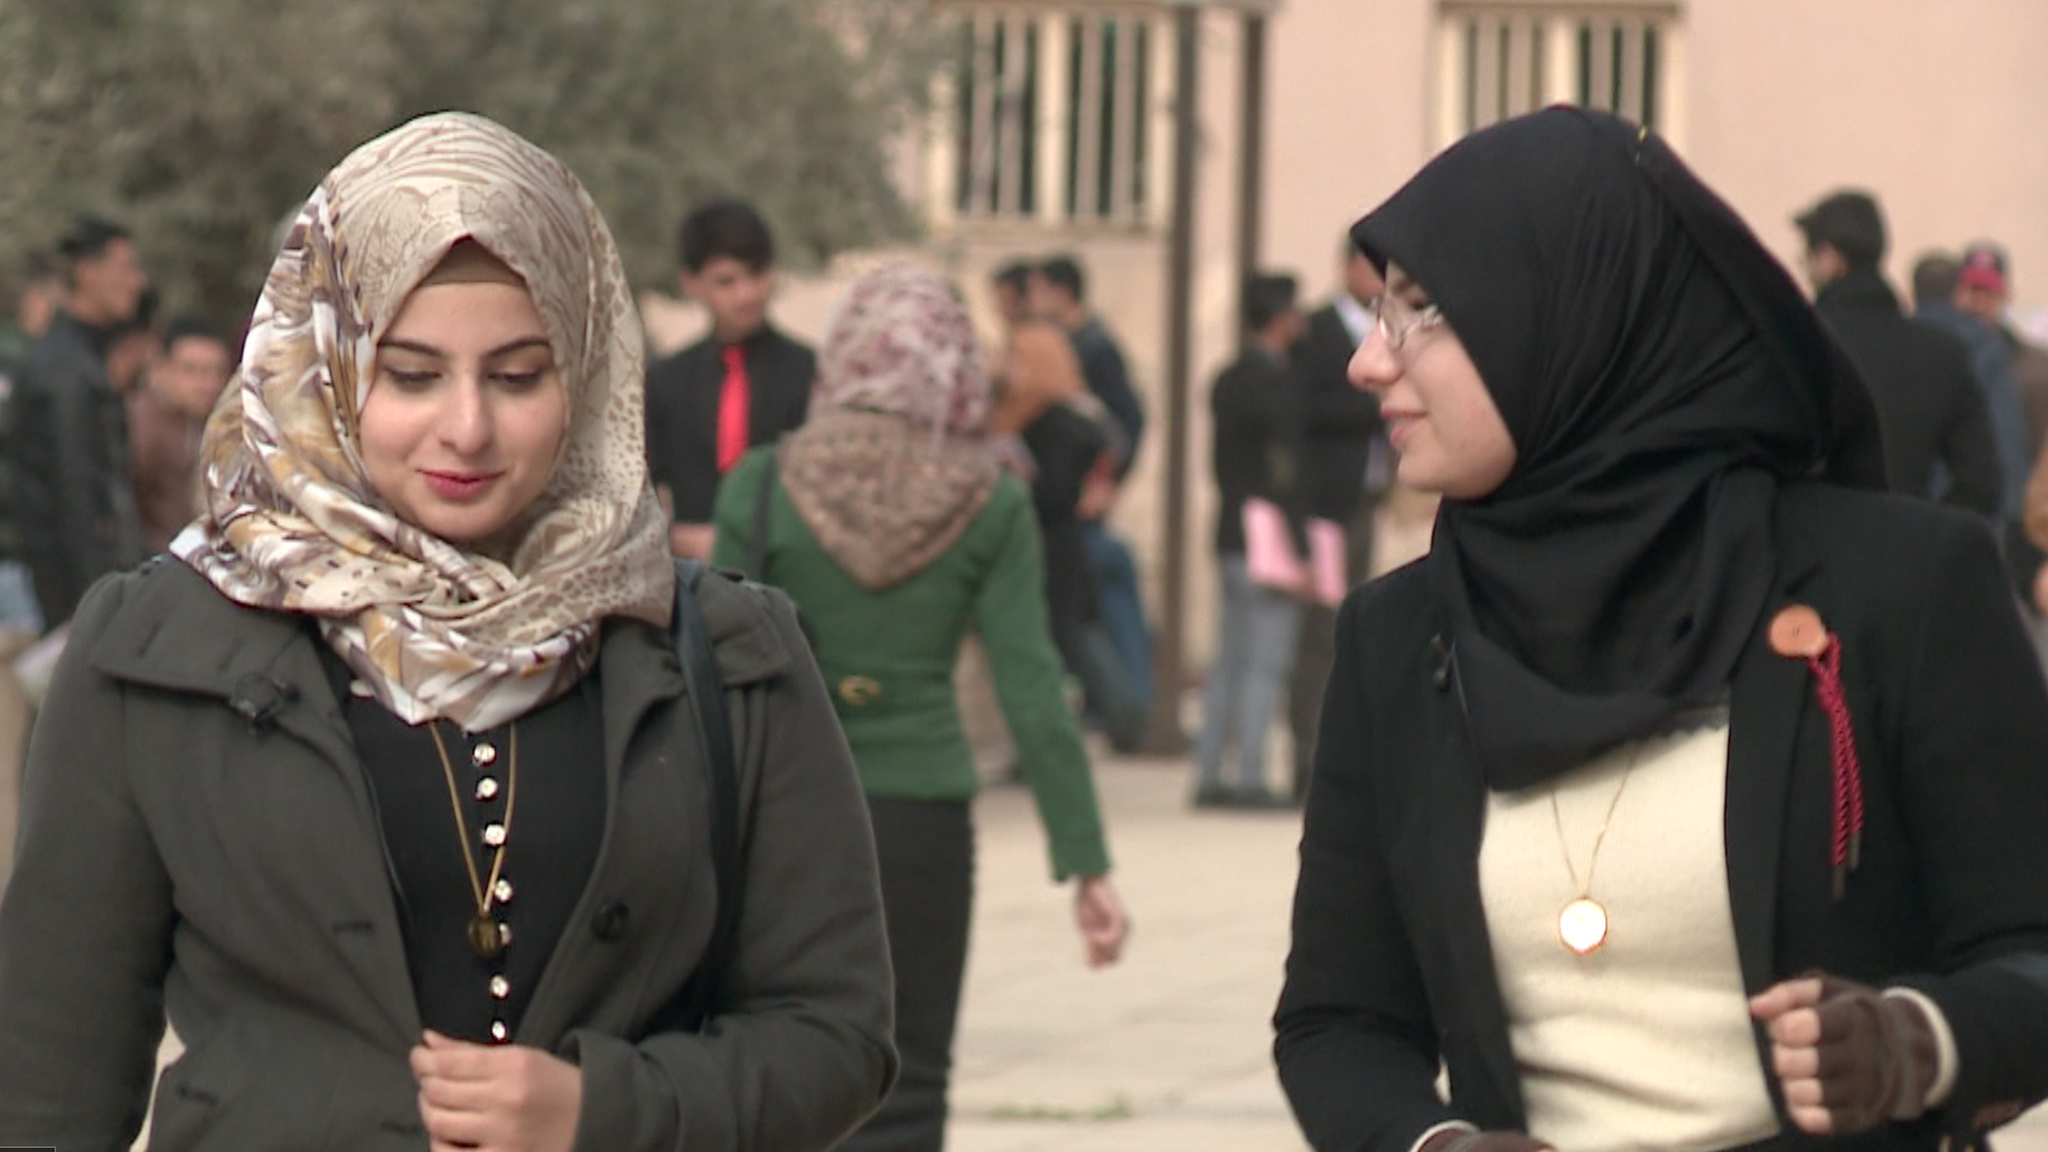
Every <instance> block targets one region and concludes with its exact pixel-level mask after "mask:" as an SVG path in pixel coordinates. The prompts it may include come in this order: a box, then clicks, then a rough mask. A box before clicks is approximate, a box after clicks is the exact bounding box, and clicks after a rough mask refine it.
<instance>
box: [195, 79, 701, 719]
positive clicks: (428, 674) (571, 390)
mask: <svg viewBox="0 0 2048 1152" xmlns="http://www.w3.org/2000/svg"><path fill="white" fill-rule="evenodd" d="M465 240H467V241H473V242H474V243H475V244H476V245H479V246H481V247H482V248H484V249H486V250H487V251H488V252H489V253H490V254H491V255H493V256H495V257H496V258H497V259H498V260H499V261H502V262H503V264H504V265H505V266H507V267H509V268H510V269H511V270H512V271H513V272H515V273H516V274H517V275H518V277H519V278H520V279H521V280H522V281H523V282H524V284H525V286H526V288H527V289H528V291H530V292H531V294H532V296H533V301H534V304H535V307H536V310H537V311H538V312H539V314H540V317H541V320H542V323H543V325H544V327H545V328H546V332H547V337H548V341H549V343H550V344H552V345H553V348H554V353H555V362H556V364H557V366H558V367H559V370H560V375H561V379H562V386H563V387H564V388H565V389H566V390H567V392H568V401H569V411H570V416H569V428H568V432H567V435H566V436H565V437H564V440H563V445H562V449H561V452H560V455H559V457H558V459H557V461H556V463H555V469H554V472H553V474H552V476H551V478H550V480H549V482H548V486H547V488H546V489H545V490H544V491H543V492H542V494H541V495H540V497H539V498H538V499H536V500H535V502H534V504H533V505H532V506H531V507H529V508H528V509H527V510H526V511H525V512H524V513H522V515H521V518H520V519H519V521H518V522H517V523H516V524H515V525H514V526H513V528H512V529H511V530H510V531H509V538H508V539H507V540H506V541H505V542H504V543H503V547H493V548H491V549H488V552H489V553H490V554H485V551H475V550H468V549H465V548H463V547H459V546H457V545H455V544H453V543H450V542H448V541H446V540H442V539H440V538H439V537H437V536H434V535H432V534H430V533H428V532H426V531H424V530H422V529H420V528H418V527H416V526H414V525H411V524H408V523H407V522H405V521H404V520H401V519H400V518H399V517H398V516H397V515H395V514H394V513H393V512H392V511H391V509H390V508H389V507H388V506H387V505H386V504H385V503H384V502H383V501H382V500H381V499H380V498H379V497H378V496H377V494H376V493H375V492H374V491H373V490H372V489H371V487H370V484H369V482H368V480H367V478H366V474H365V471H364V468H363V463H362V460H361V457H360V453H359V450H358V440H357V414H358V413H359V412H361V410H362V406H363V402H364V400H365V398H366V396H367V393H368V390H369V389H370V388H371V387H372V384H373V381H374V373H373V372H372V366H373V364H374V362H375V359H376V352H377V344H378V341H379V340H380V339H381V338H382V336H383V335H384V333H385V331H386V330H387V329H388V328H389V327H390V325H391V322H392V320H393V319H394V318H395V317H396V316H397V314H398V312H399V311H400V309H401V308H402V307H403V305H404V303H405V300H406V297H407V295H408V294H409V293H410V292H411V291H412V290H413V289H414V288H415V287H417V286H418V285H419V284H420V283H421V282H422V281H423V280H424V279H426V278H427V277H428V276H429V275H430V274H433V273H434V271H435V269H436V268H437V266H439V265H440V263H441V261H442V259H443V257H444V256H446V255H447V254H448V253H449V251H450V250H451V249H452V248H454V247H455V246H456V245H457V244H458V243H460V242H462V241H465ZM642 356H643V353H642V343H641V332H640V324H639V319H638V315H637V313H636V311H635V308H634V302H633V298H632V294H631V292H630V291H629V290H628V288H627V283H626V278H625V273H624V269H623V267H622V266H621V264H620V262H619V256H618V251H617V249H616V248H615V247H614V246H613V243H612V238H611V233H610V231H609V230H608V229H607V228H606V226H605V224H604V221H603V219H602V217H601V216H600V215H599V214H598V211H597V207H596V205H595V204H594V203H593V202H592V201H591V199H590V196H589V195H588V193H586V192H585V191H584V189H583V186H582V185H581V184H580V183H579V182H578V181H577V179H576V177H575V176H574V175H573V174H571V173H570V172H569V170H568V169H567V168H565V167H564V166H563V165H562V164H561V163H560V162H559V161H557V160H556V159H555V158H554V157H552V156H550V155H548V154H547V153H546V152H544V151H542V150H541V149H539V148H537V147H535V146H534V145H532V144H530V143H528V142H527V141H526V140H524V139H522V138H520V137H519V136H517V135H515V134H514V133H512V132H511V131H509V130H507V129H506V128H504V127H501V126H500V125H498V124H495V123H492V122H491V121H489V120H485V119H482V118H481V117H477V116H471V115H466V114H461V113H443V114H439V115H433V116H426V117H423V118H421V119H418V120H414V121H412V122H411V123H408V124H405V125H403V126H401V127H399V128H397V129H395V130H393V131H392V132H390V133H388V134H386V135H384V136H382V137H379V138H378V139H376V140H372V141H370V142H369V143H367V144H365V145H363V146H362V147H360V148H358V149H357V150H356V151H355V152H354V153H352V154H351V155H349V156H348V157H347V158H346V159H344V160H343V161H342V162H341V164H340V165H339V166H337V167H336V168H335V169H334V170H333V171H332V172H330V173H329V174H328V175H327V177H326V179H324V180H323V181H321V183H320V186H319V187H318V188H317V189H315V190H314V192H313V194H312V197H311V198H310V199H308V200H307V201H306V204H305V206H304V207H303V208H301V209H300V211H299V213H298V215H297V217H296V218H295V219H294V221H293V222H292V224H291V226H290V228H289V230H288V232H287V234H286V239H285V241H284V244H283V248H282V250H281V251H280V252H279V253H278V255H277V259H276V262H275V263H273V264H272V265H271V269H270V274H269V277H268V279H267V280H266V281H265V283H264V287H263V295H262V298H261V299H260V300H259V302H258V304H257V307H256V312H255V315H254V317H253V319H252V321H251V328H250V332H249V338H248V342H247V344H246V346H245V348H244V350H243V355H242V364H241V367H240V369H239V371H238V373H237V376H236V380H235V383H234V385H233V386H232V394H231V395H230V396H228V397H227V398H224V399H223V401H222V402H221V404H220V405H219V406H218V407H217V408H216V409H215V411H214V415H213V418H212V419H211V421H210V422H209V423H208V425H207V428H206V434H205V441H204V445H203V448H202V464H203V467H204V478H205V489H206V507H205V511H204V513H203V514H202V515H201V517H200V518H199V520H198V521H197V522H195V523H194V524H193V525H192V526H191V527H189V528H187V529H186V530H185V531H184V532H183V533H182V534H181V535H180V536H179V537H178V538H177V539H176V540H175V541H173V542H172V545H171V550H172V552H173V553H174V554H175V555H176V556H178V557H179V558H180V559H182V560H184V561H185V562H186V563H187V564H189V565H191V566H192V567H193V568H194V569H196V570H197V571H198V572H199V573H200V574H201V575H202V576H204V577H205V578H206V579H207V580H208V581H210V582H211V583H212V584H213V585H214V586H215V587H216V588H218V589H219V590H220V591H221V593H222V594H223V595H225V596H227V597H228V598H229V599H231V600H234V601H236V602H238V603H241V604H246V605H250V606H252V607H256V608H266V609H272V610H277V611H286V612H300V613H305V614H308V615H310V616H313V617H314V618H316V619H317V620H318V621H319V627H320V631H321V634H322V636H323V637H324V638H325V639H326V641H327V643H328V644H330V645H331V646H332V647H333V648H334V649H335V650H336V651H337V652H338V653H340V655H341V656H342V658H343V659H344V660H345V661H346V662H347V663H348V665H349V667H350V668H351V669H352V670H353V671H354V672H355V674H356V676H357V677H358V678H359V679H361V680H362V681H363V683H365V684H366V685H368V686H369V688H370V690H371V691H372V692H373V694H374V695H375V696H376V697H377V699H379V700H381V701H382V702H383V703H384V704H385V705H386V706H387V707H389V708H390V709H391V710H392V711H393V712H394V713H396V714H397V715H398V716H399V717H400V718H402V719H404V720H405V721H407V722H408V723H414V724H417V723H423V722H425V721H428V720H432V719H436V718H446V719H449V720H453V721H455V722H457V723H459V724H461V725H462V726H463V727H465V728H468V729H470V730H472V731H476V730H481V729H484V728H489V727H493V726H495V725H498V724H503V723H505V722H507V721H509V720H512V719H515V718H517V717H518V716H519V715H521V714H523V713H525V712H526V711H528V710H530V709H531V708H533V707H534V706H536V705H537V704H540V703H542V702H545V701H546V700H548V699H551V698H553V697H554V696H556V695H559V694H560V693H562V692H563V691H565V690H567V689H568V688H569V687H570V686H571V685H573V684H574V683H575V682H576V680H577V678H578V677H580V676H581V675H582V674H583V673H584V672H585V671H586V670H587V669H588V668H589V666H590V664H591V662H592V661H593V660H594V658H595V656H596V641H597V634H598V627H599V624H600V623H601V621H602V620H603V619H604V618H605V617H607V616H612V615H625V616H631V617H637V618H639V619H642V620H646V621H648V622H650V623H653V624H656V625H666V623H667V622H668V617H669V614H670V611H671V603H670V596H671V593H672V590H673V587H674V584H673V581H674V569H673V568H672V566H671V564H670V561H669V555H668V547H667V540H666V531H665V526H664V523H663V519H662V514H661V510H660V506H659V504H658V502H657V501H656V500H655V497H654V493H653V490H652V488H651V486H650V485H649V483H648V480H647V469H646V462H645V456H644V448H643V445H642V436H643V425H642V415H641V411H642V388H643V387H644V384H643V373H642Z"/></svg>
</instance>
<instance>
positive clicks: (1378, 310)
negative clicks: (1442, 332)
mask: <svg viewBox="0 0 2048 1152" xmlns="http://www.w3.org/2000/svg"><path fill="white" fill-rule="evenodd" d="M1371 312H1372V319H1373V323H1374V324H1375V325H1377V326H1378V328H1379V330H1380V335H1381V336H1383V337H1385V338H1386V341H1387V347H1389V348H1394V349H1398V348H1400V347H1401V346H1402V345H1404V344H1406V343H1408V338H1409V337H1410V336H1413V335H1415V334H1416V333H1417V332H1429V331H1432V330H1434V329H1436V328H1439V327H1441V326H1442V325H1443V322H1444V313H1443V309H1441V308H1438V307H1437V306H1436V305H1434V304H1424V305H1423V306H1422V307H1420V308H1416V307H1413V306H1411V305H1410V304H1409V303H1408V302H1407V301H1405V300H1403V299H1401V298H1400V297H1399V296H1387V295H1382V296H1381V297H1380V298H1379V299H1378V300H1375V301H1373V303H1372V307H1371Z"/></svg>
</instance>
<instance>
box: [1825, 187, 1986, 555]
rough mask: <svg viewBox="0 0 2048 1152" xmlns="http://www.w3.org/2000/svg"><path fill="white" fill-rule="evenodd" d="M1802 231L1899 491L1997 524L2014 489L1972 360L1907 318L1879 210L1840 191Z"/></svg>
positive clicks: (1829, 317)
mask: <svg viewBox="0 0 2048 1152" xmlns="http://www.w3.org/2000/svg"><path fill="white" fill-rule="evenodd" d="M1795 222H1796V223H1797V224H1798V225H1799V230H1800V232H1801V233H1802V234H1803V235H1804V236H1805V238H1806V256H1805V261H1804V265H1805V271H1806V278H1807V281H1808V283H1809V284H1811V285H1812V286H1813V291H1814V302H1813V303H1814V309H1815V311H1817V312H1819V313H1820V318H1821V321H1822V322H1823V323H1825V324H1826V325H1827V327H1828V330H1829V331H1830V332H1832V333H1833V334H1834V337H1835V339H1836V340H1838V341H1840V342H1841V344H1842V347H1843V349H1844V350H1845V351H1847V352H1848V354H1849V359H1850V361H1851V362H1853V363H1854V364H1855V365H1856V370H1857V372H1858V373H1859V374H1860V375H1861V376H1862V377H1863V381H1864V383H1865V385H1866V386H1867V387H1868V388H1869V390H1870V397H1871V400H1872V401H1873V402H1874V403H1875V404H1876V405H1877V416H1878V422H1879V424H1880V425H1881V426H1882V428H1883V429H1884V457H1885V476H1886V479H1887V481H1888V482H1889V483H1890V485H1891V489H1892V491H1894V492H1903V493H1907V494H1908V495H1913V496H1923V497H1933V498H1938V499H1940V500H1942V501H1943V502H1944V503H1948V504H1953V505H1955V506H1957V507H1961V508H1968V509H1971V510H1973V511H1976V512H1979V513H1982V514H1983V515H1984V516H1986V517H1988V518H1991V519H1993V520H1996V519H1997V517H1998V515H1999V513H2000V509H2001V507H2002V505H2003V502H2004V499H2005V494H2004V487H2005V486H2004V482H2003V479H2002V474H2001V472H2000V470H1999V463H1998V452H1997V449H1996V447H1995V446H1994V442H1993V440H1992V436H1991V422H1990V420H1989V418H1988V417H1987V416H1986V415H1985V410H1984V399H1983V394H1982V392H1981V391H1980V390H1979V389H1978V386H1977V381H1976V376H1975V374H1974V373H1973V372H1972V371H1971V368H1970V359H1969V354H1968V353H1967V352H1965V351H1964V349H1963V347H1962V345H1961V344H1959V343H1958V342H1957V341H1956V339H1955V337H1953V336H1950V335H1948V334H1947V333H1944V332H1941V331H1939V330H1937V329H1935V328H1934V327H1933V326H1931V325H1928V324H1923V323H1920V322H1918V321H1915V320H1911V319H1908V318H1907V317H1906V316H1905V315H1904V314H1903V312H1902V310H1901V308H1900V305H1899V298H1898V295H1897V294H1896V293H1894V292H1893V291H1892V288H1891V285H1889V284H1887V283H1885V280H1884V274H1883V273H1882V272H1881V271H1880V269H1879V265H1880V263H1881V262H1882V261H1883V260H1884V253H1885V226H1884V218H1883V216H1882V215H1881V214H1880V213H1879V211H1878V207H1877V201H1876V200H1875V199H1873V198H1872V197H1871V196H1870V195H1869V194H1868V193H1864V192H1856V191H1841V192H1836V193H1833V194H1831V195H1829V196H1828V197H1827V198H1825V199H1823V200H1822V201H1820V202H1819V203H1818V204H1816V205H1814V206H1813V207H1812V208H1811V209H1809V210H1807V211H1805V212H1803V213H1801V214H1800V215H1799V216H1798V217H1797V218H1796V221H1795ZM1944 477H1945V478H1946V481H1945V484H1944V479H1943V478H1944Z"/></svg>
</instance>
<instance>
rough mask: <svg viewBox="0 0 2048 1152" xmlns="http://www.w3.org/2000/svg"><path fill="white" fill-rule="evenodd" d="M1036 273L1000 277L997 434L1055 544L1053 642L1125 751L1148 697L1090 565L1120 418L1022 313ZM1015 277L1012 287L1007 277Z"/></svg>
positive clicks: (1061, 340)
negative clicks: (1011, 443)
mask: <svg viewBox="0 0 2048 1152" xmlns="http://www.w3.org/2000/svg"><path fill="white" fill-rule="evenodd" d="M1028 274H1029V265H1026V264H1013V265H1010V266H1009V267H1008V268H1006V269H1004V270H1003V271H1002V272H1001V273H999V274H998V275H997V277H996V281H995V289H996V299H997V302H998V308H999V309H1000V310H1001V311H1002V312H1003V315H1004V317H1005V319H1006V321H1007V322H1008V328H1007V334H1006V344H1005V347H1004V349H1003V353H1002V356H1001V359H1000V360H999V361H998V370H997V377H996V401H995V406H994V408H993V409H992V410H991V411H990V413H989V431H990V432H991V433H993V434H994V435H996V436H997V437H1014V439H1015V443H1016V445H1017V447H1018V449H1019V453H1020V466H1021V469H1022V471H1021V473H1020V475H1021V477H1022V478H1023V479H1024V480H1025V481H1026V482H1027V483H1028V484H1029V485H1030V486H1031V502H1032V507H1033V510H1034V511H1035V512H1036V513H1037V516H1038V528H1039V534H1040V536H1041V537H1042V539H1043V540H1044V544H1045V598H1046V609H1047V616H1048V619H1049V622H1050V624H1051V627H1052V638H1053V643H1054V645H1055V646H1057V647H1058V648H1059V652H1060V659H1061V661H1062V662H1063V663H1064V664H1065V665H1066V668H1067V671H1068V672H1069V673H1070V674H1071V675H1073V676H1074V678H1075V679H1076V680H1077V681H1079V683H1080V686H1081V697H1082V706H1083V709H1084V711H1085V712H1086V714H1087V715H1088V716H1090V717H1092V718H1093V720H1094V721H1095V722H1096V723H1098V724H1100V725H1101V726H1102V728H1103V730H1104V731H1105V732H1106V733H1107V734H1108V735H1109V738H1110V743H1111V744H1112V746H1114V747H1118V748H1134V747H1136V746H1137V745H1138V744H1140V743H1142V742H1143V740H1144V737H1145V725H1146V722H1147V715H1146V701H1145V700H1144V698H1143V697H1141V696H1140V695H1138V690H1137V688H1136V687H1135V686H1134V685H1133V683H1132V680H1131V677H1130V675H1129V674H1128V670H1127V669H1126V667H1125V664H1124V660H1123V657H1122V655H1121V653H1120V652H1119V651H1118V649H1117V645H1116V641H1115V640H1114V638H1113V637H1112V635H1111V633H1110V630H1109V628H1108V626H1107V623H1106V621H1105V620H1104V614H1103V611H1102V586H1101V580H1100V579H1099V577H1098V576H1097V573H1096V570H1095V567H1094V565H1093V564H1092V563H1091V562H1090V560H1089V548H1088V542H1089V533H1090V525H1091V524H1097V523H1099V522H1100V520H1101V518H1102V517H1103V516H1104V515H1105V514H1106V513H1107V512H1108V511H1109V509H1110V506H1111V505H1112V504H1113V503H1114V502H1115V500H1116V490H1117V478H1116V475H1117V453H1116V445H1118V444H1119V443H1121V442H1122V436H1121V434H1120V432H1119V431H1118V425H1117V422H1116V419H1115V417H1114V416H1113V415H1111V414H1110V412H1109V409H1108V408H1107V407H1106V406H1104V405H1103V404H1102V402H1101V401H1100V400H1098V399H1097V398H1096V397H1095V396H1094V394H1092V393H1091V392H1089V390H1088V386H1087V382H1086V381H1085V380H1084V379H1083V377H1082V371H1081V364H1080V360H1079V357H1078V356H1077V354H1076V353H1075V351H1074V348H1073V345H1072V343H1071V342H1070V341H1069V340H1068V338H1067V334H1066V333H1065V332H1064V331H1063V330H1062V329H1061V328H1060V327H1059V326H1058V325H1057V324H1055V323H1053V322H1052V321H1049V320H1044V319H1040V318H1038V317H1036V316H1034V315H1031V314H1030V313H1029V312H1028V311H1025V310H1023V309H1022V304H1023V302H1024V300H1025V299H1026V297H1025V293H1024V292H1023V291H1021V290H1020V288H1021V286H1022V285H1023V284H1024V283H1025V281H1026V280H1027V278H1028ZM1006 278H1007V279H1006Z"/></svg>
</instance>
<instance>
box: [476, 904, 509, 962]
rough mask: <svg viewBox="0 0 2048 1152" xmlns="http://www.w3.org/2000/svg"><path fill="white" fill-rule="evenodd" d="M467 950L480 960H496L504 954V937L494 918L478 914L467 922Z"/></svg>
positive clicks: (486, 914) (485, 914)
mask: <svg viewBox="0 0 2048 1152" xmlns="http://www.w3.org/2000/svg"><path fill="white" fill-rule="evenodd" d="M469 950H470V951H472V952H474V953H476V954H477V958H478V959H481V960H496V959H497V958H498V957H500V956H503V955H504V954H505V936H504V933H503V931H502V930H501V929H500V928H499V925H498V921H497V918H496V917H494V916H491V915H490V914H489V913H480V914H478V916H477V917H476V919H474V920H471V921H470V922H469Z"/></svg>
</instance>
